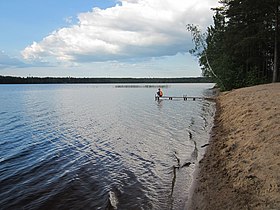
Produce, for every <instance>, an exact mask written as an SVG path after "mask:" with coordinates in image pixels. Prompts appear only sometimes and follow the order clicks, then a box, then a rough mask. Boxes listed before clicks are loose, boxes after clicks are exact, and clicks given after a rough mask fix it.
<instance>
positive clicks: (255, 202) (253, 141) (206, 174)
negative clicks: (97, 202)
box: [189, 83, 280, 210]
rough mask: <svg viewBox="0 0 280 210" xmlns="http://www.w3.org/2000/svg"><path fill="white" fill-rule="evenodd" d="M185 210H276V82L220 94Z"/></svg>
mask: <svg viewBox="0 0 280 210" xmlns="http://www.w3.org/2000/svg"><path fill="white" fill-rule="evenodd" d="M190 200H191V202H190V206H189V209H199V210H201V209H215V210H217V209H280V83H276V84H267V85H259V86H254V87H249V88H242V89H237V90H233V91H229V92H224V93H221V94H220V95H219V96H218V97H217V111H216V116H215V123H214V127H213V129H212V134H211V140H210V144H209V146H208V148H207V151H206V154H205V156H204V158H203V159H202V160H201V161H200V165H199V169H198V176H197V177H196V180H195V185H194V188H193V196H192V199H190Z"/></svg>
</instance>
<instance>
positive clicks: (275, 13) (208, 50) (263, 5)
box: [187, 0, 280, 90]
mask: <svg viewBox="0 0 280 210" xmlns="http://www.w3.org/2000/svg"><path fill="white" fill-rule="evenodd" d="M220 3H221V6H220V7H218V8H215V9H213V10H214V11H215V15H214V17H213V20H214V25H213V26H209V27H208V29H207V34H206V35H205V34H204V35H196V34H195V33H200V31H198V30H192V32H193V33H192V36H193V37H195V38H194V40H193V41H194V43H195V48H194V50H193V52H196V55H197V56H198V57H199V61H200V65H201V67H202V72H203V75H204V76H209V77H213V78H214V80H215V81H216V82H217V83H218V85H220V87H221V88H222V89H224V90H231V89H233V88H239V87H245V86H251V85H256V84H261V83H266V82H271V81H272V77H273V75H274V74H273V73H275V72H276V73H277V72H279V71H280V69H279V65H276V64H277V63H278V62H279V60H280V58H279V57H280V56H278V57H277V56H274V54H275V53H276V52H277V48H278V47H279V43H280V36H277V30H278V28H279V20H278V19H279V12H280V11H279V10H280V1H279V0H266V1H263V0H221V1H220ZM187 30H189V31H190V26H189V25H188V27H187ZM194 34H195V36H194ZM204 38H205V39H204ZM198 39H200V40H199V41H198ZM202 39H204V40H202ZM198 44H200V46H202V47H200V48H199V47H197V45H198ZM201 49H202V50H201ZM198 50H200V51H198ZM276 55H277V54H276ZM274 57H275V58H274ZM276 75H278V79H279V74H276ZM274 77H275V76H274Z"/></svg>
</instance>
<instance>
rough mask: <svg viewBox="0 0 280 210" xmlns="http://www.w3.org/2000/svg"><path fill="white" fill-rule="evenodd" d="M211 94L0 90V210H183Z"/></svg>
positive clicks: (184, 89) (195, 89) (205, 87)
mask: <svg viewBox="0 0 280 210" xmlns="http://www.w3.org/2000/svg"><path fill="white" fill-rule="evenodd" d="M159 86H163V87H162V89H163V92H164V94H165V95H170V96H183V95H188V96H205V95H207V96H209V95H211V90H209V88H212V87H213V84H158V85H157V84H131V85H127V84H124V85H122V84H116V85H114V84H104V85H95V84H73V85H72V84H57V85H54V84H52V85H47V84H44V85H43V84H42V85H0V137H1V139H0V189H1V191H0V206H1V209H184V208H185V205H186V202H187V199H188V197H189V189H190V186H191V184H192V180H193V173H194V170H195V168H196V166H197V164H198V161H199V160H200V159H201V157H202V156H203V153H204V150H205V147H203V146H204V145H205V144H207V142H208V140H209V137H210V130H211V127H212V124H213V116H214V113H215V104H214V102H211V101H207V100H197V101H191V100H188V101H184V100H183V99H177V100H175V99H173V100H160V101H155V99H154V96H155V92H156V91H157V89H158V87H159Z"/></svg>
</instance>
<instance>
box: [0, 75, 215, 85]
mask: <svg viewBox="0 0 280 210" xmlns="http://www.w3.org/2000/svg"><path fill="white" fill-rule="evenodd" d="M210 82H213V80H212V79H211V78H206V77H190V78H73V77H61V78H60V77H12V76H0V84H60V83H68V84H73V83H93V84H101V83H113V84H114V83H117V84H120V83H210Z"/></svg>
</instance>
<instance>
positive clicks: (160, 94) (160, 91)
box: [157, 88, 163, 97]
mask: <svg viewBox="0 0 280 210" xmlns="http://www.w3.org/2000/svg"><path fill="white" fill-rule="evenodd" d="M157 95H158V97H162V96H163V92H162V90H161V89H160V88H159V89H158V92H157Z"/></svg>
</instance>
